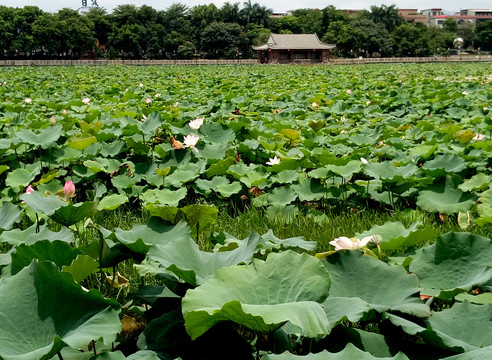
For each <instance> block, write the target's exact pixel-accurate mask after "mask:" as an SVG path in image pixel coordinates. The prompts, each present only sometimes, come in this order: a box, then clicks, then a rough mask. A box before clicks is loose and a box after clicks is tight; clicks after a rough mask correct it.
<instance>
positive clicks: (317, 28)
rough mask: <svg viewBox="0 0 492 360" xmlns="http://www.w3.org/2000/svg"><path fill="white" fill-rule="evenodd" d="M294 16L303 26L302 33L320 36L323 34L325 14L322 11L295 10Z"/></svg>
mask: <svg viewBox="0 0 492 360" xmlns="http://www.w3.org/2000/svg"><path fill="white" fill-rule="evenodd" d="M292 15H294V16H295V17H297V18H298V19H299V23H300V24H301V33H303V34H318V35H321V34H322V33H323V28H322V22H323V12H322V11H321V10H319V9H298V10H294V11H293V12H292Z"/></svg>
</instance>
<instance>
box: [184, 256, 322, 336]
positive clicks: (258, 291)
mask: <svg viewBox="0 0 492 360" xmlns="http://www.w3.org/2000/svg"><path fill="white" fill-rule="evenodd" d="M329 287H330V280H329V278H328V274H327V272H326V270H325V269H324V268H323V266H322V264H321V263H320V262H319V261H318V260H317V259H316V258H315V257H313V256H310V255H307V254H296V253H294V252H291V251H285V252H283V253H280V254H275V253H272V254H270V255H269V256H268V258H267V260H266V261H264V262H263V261H261V260H256V259H255V260H253V264H251V265H246V266H233V267H229V268H226V269H222V270H218V271H217V272H216V273H215V275H214V276H212V277H210V278H209V279H207V280H206V281H205V282H204V283H203V285H201V286H200V287H198V288H196V289H194V290H189V291H188V292H187V293H186V295H185V297H184V298H183V305H182V306H183V316H184V319H185V327H186V331H187V332H188V334H190V336H191V338H192V339H196V338H197V337H199V336H201V335H202V334H203V333H205V332H206V331H207V330H208V329H210V328H211V327H212V326H213V325H214V324H216V323H218V322H221V321H225V320H229V321H233V322H236V323H237V324H239V325H242V326H245V327H247V328H250V329H252V330H254V331H258V332H262V333H270V332H273V331H274V330H276V329H278V328H279V327H280V326H282V325H283V324H284V323H285V322H287V321H289V322H291V323H292V324H293V325H296V326H298V327H300V328H301V329H302V332H303V334H304V335H305V336H307V337H315V336H318V335H326V334H328V333H329V332H330V328H331V325H330V324H329V323H328V320H327V318H326V316H325V314H324V311H323V308H322V306H321V305H320V302H321V301H323V300H324V299H325V298H326V295H327V294H328V289H329Z"/></svg>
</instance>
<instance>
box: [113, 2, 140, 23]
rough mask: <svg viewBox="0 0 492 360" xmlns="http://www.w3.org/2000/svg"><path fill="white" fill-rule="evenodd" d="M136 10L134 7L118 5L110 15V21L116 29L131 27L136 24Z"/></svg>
mask: <svg viewBox="0 0 492 360" xmlns="http://www.w3.org/2000/svg"><path fill="white" fill-rule="evenodd" d="M137 14H138V8H137V7H136V6H135V5H130V4H126V5H118V6H117V7H116V8H115V9H114V10H113V14H112V19H113V21H114V22H115V25H116V26H117V27H122V26H123V25H133V24H135V23H137Z"/></svg>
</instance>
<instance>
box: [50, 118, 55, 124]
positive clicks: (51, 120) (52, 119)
mask: <svg viewBox="0 0 492 360" xmlns="http://www.w3.org/2000/svg"><path fill="white" fill-rule="evenodd" d="M50 123H51V125H54V124H55V123H56V120H55V117H54V116H52V117H50Z"/></svg>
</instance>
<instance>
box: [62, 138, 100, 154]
mask: <svg viewBox="0 0 492 360" xmlns="http://www.w3.org/2000/svg"><path fill="white" fill-rule="evenodd" d="M95 143H97V138H96V137H95V136H92V135H89V134H76V135H72V136H71V137H69V138H68V139H67V142H66V143H65V145H66V146H68V147H69V148H71V149H75V150H80V151H83V150H85V149H87V148H88V147H89V146H91V145H92V144H95Z"/></svg>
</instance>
